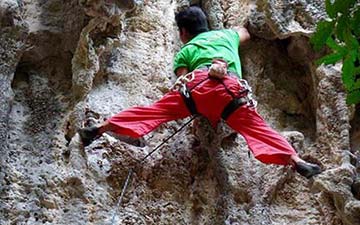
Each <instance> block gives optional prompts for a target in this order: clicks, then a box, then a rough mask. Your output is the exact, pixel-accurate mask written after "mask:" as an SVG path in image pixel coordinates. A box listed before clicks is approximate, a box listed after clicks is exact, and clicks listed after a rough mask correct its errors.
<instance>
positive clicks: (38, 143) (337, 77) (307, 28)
mask: <svg viewBox="0 0 360 225" xmlns="http://www.w3.org/2000/svg"><path fill="white" fill-rule="evenodd" d="M321 2H322V1H310V0H296V1H276V0H273V1H265V0H256V1H255V0H254V1H250V0H244V1H235V0H227V1H223V0H204V1H192V2H191V3H198V4H201V5H202V7H203V8H204V9H205V10H206V12H207V13H208V15H209V20H210V25H211V27H212V28H213V29H221V28H231V27H233V26H237V25H242V24H244V23H246V22H247V21H248V23H249V30H250V33H251V35H252V41H251V42H250V43H249V44H248V45H247V46H244V47H242V48H241V59H242V65H243V71H244V77H245V78H246V79H247V80H248V81H249V83H250V84H251V86H252V87H253V90H254V93H255V96H256V99H257V100H258V102H259V106H258V111H259V113H260V114H261V115H262V116H263V117H264V118H265V119H266V120H267V121H268V122H269V124H270V125H271V126H272V127H274V128H275V129H276V130H278V131H279V132H281V133H282V134H283V135H284V136H285V137H286V138H287V139H288V140H289V142H290V143H291V144H292V145H293V146H294V147H295V148H296V150H297V151H298V152H299V153H300V155H301V156H302V157H303V158H305V159H307V160H309V161H312V162H316V163H319V164H320V165H321V166H322V168H323V169H324V170H325V172H323V173H322V174H321V175H319V176H317V177H316V178H315V179H314V180H310V181H309V180H305V179H304V178H302V177H300V176H299V175H297V174H295V173H294V172H293V171H292V170H291V169H290V168H287V167H280V166H271V165H264V164H261V163H260V162H258V161H256V160H255V159H254V158H253V157H252V156H250V157H249V156H248V149H247V147H246V143H245V141H244V140H243V138H242V137H241V136H240V135H236V134H234V133H233V131H232V130H231V129H230V128H228V127H227V126H226V124H224V123H220V124H219V126H218V127H217V129H216V130H213V129H212V128H211V127H210V126H209V124H208V123H207V121H206V120H204V119H201V118H200V119H196V120H195V122H194V123H192V124H191V125H190V126H187V127H186V129H185V130H184V131H181V132H180V133H179V134H177V136H175V138H173V139H171V140H170V141H169V142H168V143H167V144H165V145H164V147H163V148H162V149H161V150H159V151H156V152H155V153H154V154H153V155H152V156H151V157H150V158H148V159H146V161H145V163H144V164H143V165H142V166H141V167H139V169H137V170H136V172H135V174H134V175H133V177H132V179H131V181H130V186H129V187H128V189H127V191H126V193H125V196H124V199H123V201H122V204H121V206H120V207H119V208H116V202H117V199H118V197H119V195H120V192H121V188H122V185H123V183H124V181H125V179H126V176H127V173H128V169H129V168H131V167H133V166H135V165H136V164H137V161H138V160H140V159H142V158H143V157H144V156H145V155H146V154H147V153H149V152H150V151H151V150H152V149H153V148H154V147H155V146H157V145H158V144H159V143H161V141H162V140H164V139H165V138H166V137H168V136H170V135H171V134H172V133H173V132H174V131H175V130H176V129H177V128H179V127H180V126H181V125H182V124H184V123H185V122H186V120H182V121H173V122H169V123H167V124H164V125H162V126H160V127H159V128H158V129H156V130H155V131H154V132H152V133H151V134H149V135H147V136H146V137H144V139H142V140H140V141H137V142H136V141H131V140H125V139H124V138H121V140H122V141H119V140H118V139H116V138H114V137H113V136H111V135H108V134H104V135H103V136H102V137H101V138H100V139H98V140H97V141H95V142H94V143H93V144H91V145H90V146H88V147H86V148H85V149H84V148H83V147H82V145H81V143H80V142H79V137H78V134H76V129H77V128H79V127H82V126H84V125H87V124H92V123H98V122H101V121H103V120H104V119H106V118H108V117H109V116H111V115H113V114H115V113H117V112H118V111H120V110H122V109H125V108H128V107H131V106H134V105H148V104H150V103H151V102H153V101H155V100H156V99H158V98H160V97H161V96H162V95H163V94H164V93H166V92H167V91H168V89H169V87H170V86H171V84H172V82H173V81H174V79H175V77H174V75H173V73H172V59H173V56H174V54H175V53H176V51H177V50H178V49H179V48H180V46H181V45H180V41H179V38H178V34H177V29H176V27H175V22H174V19H173V18H174V12H176V11H177V10H178V9H179V8H181V7H183V6H186V5H187V4H189V2H188V1H181V0H177V1H169V0H157V1H151V0H145V1H130V0H126V1H118V0H116V1H115V0H109V1H102V0H80V1H60V0H49V1H45V0H36V1H29V0H24V1H15V0H4V1H2V2H1V3H0V22H1V26H0V29H1V32H0V53H1V54H0V55H1V64H0V92H1V98H0V119H1V123H0V147H1V155H2V156H1V159H0V199H1V201H0V224H111V220H112V216H113V215H116V216H115V224H157V225H159V224H167V225H168V224H209V225H210V224H214V225H217V224H233V225H235V224H254V225H258V224H279V225H280V224H295V225H296V224H298V225H300V224H301V225H303V224H326V225H329V224H331V225H338V224H346V225H350V224H351V225H354V224H360V201H359V199H360V196H359V195H360V194H359V175H358V173H359V172H360V171H359V160H358V159H356V151H358V150H359V146H360V119H359V118H360V116H359V115H360V110H359V108H357V109H356V107H349V106H347V105H346V104H345V93H344V90H343V87H342V84H341V73H340V69H339V65H336V66H333V67H323V66H322V67H319V68H316V66H315V65H314V64H313V61H314V58H315V57H316V54H315V53H314V52H313V51H312V50H311V46H310V45H309V42H308V37H309V35H310V34H311V33H312V32H313V31H314V28H315V24H316V22H317V21H318V20H319V19H320V18H323V17H324V16H325V15H324V5H323V3H321ZM351 152H352V153H351Z"/></svg>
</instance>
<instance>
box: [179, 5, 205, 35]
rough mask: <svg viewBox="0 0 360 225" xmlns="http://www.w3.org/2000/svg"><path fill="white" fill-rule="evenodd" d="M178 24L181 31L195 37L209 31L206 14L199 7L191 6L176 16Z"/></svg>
mask: <svg viewBox="0 0 360 225" xmlns="http://www.w3.org/2000/svg"><path fill="white" fill-rule="evenodd" d="M175 20H176V24H177V26H178V27H179V29H180V30H181V28H185V29H186V31H187V32H188V33H189V34H191V35H193V36H195V35H197V34H199V33H202V32H206V31H208V30H209V28H208V23H207V19H206V15H205V13H204V12H203V11H202V10H201V8H199V7H197V6H191V7H189V8H187V9H185V10H183V11H180V12H179V13H177V14H176V15H175Z"/></svg>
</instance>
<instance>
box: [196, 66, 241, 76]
mask: <svg viewBox="0 0 360 225" xmlns="http://www.w3.org/2000/svg"><path fill="white" fill-rule="evenodd" d="M209 67H210V66H202V67H199V68H197V69H195V70H201V71H208V70H209ZM227 75H229V76H232V77H236V78H238V79H241V78H240V76H239V75H238V74H237V73H236V72H233V71H230V70H228V71H227Z"/></svg>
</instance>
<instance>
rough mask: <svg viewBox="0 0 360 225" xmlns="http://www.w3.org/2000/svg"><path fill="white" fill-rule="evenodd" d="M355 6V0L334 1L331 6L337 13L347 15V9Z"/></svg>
mask: <svg viewBox="0 0 360 225" xmlns="http://www.w3.org/2000/svg"><path fill="white" fill-rule="evenodd" d="M354 4H355V0H335V2H334V4H333V6H334V8H335V9H336V11H337V12H340V13H342V14H348V13H349V9H350V8H352V7H353V6H354Z"/></svg>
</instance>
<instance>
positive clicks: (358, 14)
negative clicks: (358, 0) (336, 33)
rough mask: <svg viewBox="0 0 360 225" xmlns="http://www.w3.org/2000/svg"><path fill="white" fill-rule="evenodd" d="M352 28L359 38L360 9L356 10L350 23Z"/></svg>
mask: <svg viewBox="0 0 360 225" xmlns="http://www.w3.org/2000/svg"><path fill="white" fill-rule="evenodd" d="M350 26H351V28H352V30H353V31H354V34H355V35H356V36H357V37H358V36H360V7H357V8H356V11H355V12H354V14H353V17H352V18H351V21H350Z"/></svg>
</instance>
